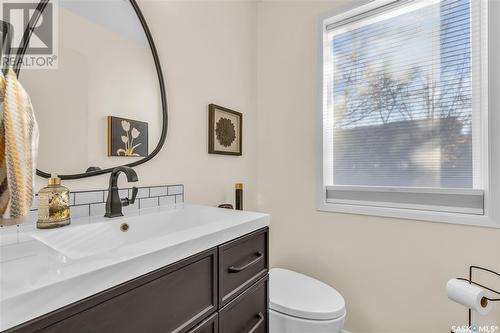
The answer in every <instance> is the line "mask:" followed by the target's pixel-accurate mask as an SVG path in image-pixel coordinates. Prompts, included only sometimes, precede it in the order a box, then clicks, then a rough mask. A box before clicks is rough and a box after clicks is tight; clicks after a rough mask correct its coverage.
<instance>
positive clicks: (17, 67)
mask: <svg viewBox="0 0 500 333" xmlns="http://www.w3.org/2000/svg"><path fill="white" fill-rule="evenodd" d="M49 1H50V0H40V2H39V3H38V6H37V8H36V10H35V12H34V14H33V16H32V17H31V19H30V21H29V23H28V26H27V27H26V30H25V31H24V34H23V39H22V42H21V45H20V48H19V49H18V52H17V54H16V59H15V61H14V66H13V67H14V71H15V72H16V74H17V76H18V77H19V75H20V71H21V66H22V62H23V57H24V55H25V53H26V50H27V48H28V42H29V40H30V38H31V35H32V33H33V30H34V28H33V27H35V26H36V24H37V22H38V20H39V19H40V16H41V14H42V13H43V11H44V10H45V8H46V7H47V4H48V3H49ZM128 2H129V3H130V5H131V6H132V8H133V9H134V12H135V13H136V15H137V18H138V19H139V21H140V23H141V26H142V28H143V30H144V33H145V34H146V38H147V40H148V43H149V47H150V49H151V53H152V55H153V60H154V63H155V67H156V73H157V76H158V82H159V84H160V95H161V106H162V113H163V122H162V130H161V136H160V141H159V142H158V144H157V145H156V148H155V149H154V150H153V151H152V152H151V153H150V154H148V156H146V157H144V158H142V159H140V160H138V161H135V162H132V163H127V164H122V165H117V166H115V167H111V168H107V169H102V170H95V171H89V172H84V173H77V174H69V175H59V178H61V179H81V178H87V177H93V176H98V175H103V174H106V173H110V172H112V171H113V169H114V168H117V167H119V166H123V165H124V166H128V167H135V166H138V165H141V164H144V163H146V162H148V161H149V160H151V159H153V158H154V157H155V156H156V155H158V153H159V152H160V150H161V149H162V148H163V146H164V144H165V141H166V138H167V128H168V106H167V93H166V89H165V79H164V77H163V71H162V68H161V64H160V59H159V57H158V51H157V49H156V46H155V43H154V40H153V36H152V35H151V31H150V30H149V27H148V24H147V22H146V19H145V18H144V15H143V14H142V12H141V9H140V8H139V5H138V4H137V2H136V0H128ZM36 174H37V176H40V177H43V178H50V173H47V172H44V171H42V170H39V169H36Z"/></svg>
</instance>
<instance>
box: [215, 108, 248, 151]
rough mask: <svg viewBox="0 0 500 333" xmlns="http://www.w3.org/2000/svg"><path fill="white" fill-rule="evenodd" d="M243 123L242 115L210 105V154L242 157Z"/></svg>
mask: <svg viewBox="0 0 500 333" xmlns="http://www.w3.org/2000/svg"><path fill="white" fill-rule="evenodd" d="M242 123H243V115H242V114H241V113H239V112H236V111H233V110H230V109H227V108H224V107H222V106H218V105H215V104H210V105H209V106H208V153H209V154H221V155H236V156H241V154H242V149H241V148H242Z"/></svg>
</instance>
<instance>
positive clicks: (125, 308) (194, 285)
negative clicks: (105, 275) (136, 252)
mask: <svg viewBox="0 0 500 333" xmlns="http://www.w3.org/2000/svg"><path fill="white" fill-rule="evenodd" d="M216 267H217V258H216V251H215V250H212V251H210V252H209V253H206V252H205V253H204V255H202V256H196V257H195V258H194V259H191V260H189V261H187V262H185V261H184V262H182V264H174V269H169V271H168V273H166V274H164V275H162V276H159V277H158V278H156V279H154V280H152V281H149V282H148V283H146V284H142V285H140V286H138V287H136V288H134V289H132V290H129V291H127V292H125V293H123V294H121V295H118V296H116V297H114V298H111V299H109V300H106V301H104V302H102V303H100V304H98V305H96V306H94V307H92V308H90V309H87V310H85V311H83V312H80V313H77V314H76V315H74V316H72V317H70V318H67V319H65V320H63V321H61V322H59V323H57V324H54V325H52V326H49V327H47V328H45V329H43V330H42V331H40V332H43V333H69V332H71V333H111V332H120V333H138V332H148V333H167V332H176V333H177V332H179V333H181V332H187V331H188V330H189V329H190V328H191V327H193V326H194V325H195V324H196V323H197V322H199V321H200V320H201V318H204V317H206V316H207V315H208V314H209V313H211V312H214V311H215V310H216V309H217V273H216V271H217V269H216ZM200 332H205V331H200Z"/></svg>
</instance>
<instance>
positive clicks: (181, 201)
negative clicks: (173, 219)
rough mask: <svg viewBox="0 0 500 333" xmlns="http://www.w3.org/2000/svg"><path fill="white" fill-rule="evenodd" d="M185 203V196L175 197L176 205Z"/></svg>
mask: <svg viewBox="0 0 500 333" xmlns="http://www.w3.org/2000/svg"><path fill="white" fill-rule="evenodd" d="M183 202H184V196H183V195H182V194H178V195H176V196H175V203H183Z"/></svg>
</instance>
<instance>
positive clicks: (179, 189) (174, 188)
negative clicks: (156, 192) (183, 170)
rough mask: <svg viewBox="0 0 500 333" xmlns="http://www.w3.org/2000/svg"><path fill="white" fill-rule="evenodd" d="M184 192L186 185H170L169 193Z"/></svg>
mask: <svg viewBox="0 0 500 333" xmlns="http://www.w3.org/2000/svg"><path fill="white" fill-rule="evenodd" d="M182 193H184V186H183V185H175V186H169V187H168V195H176V194H182Z"/></svg>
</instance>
